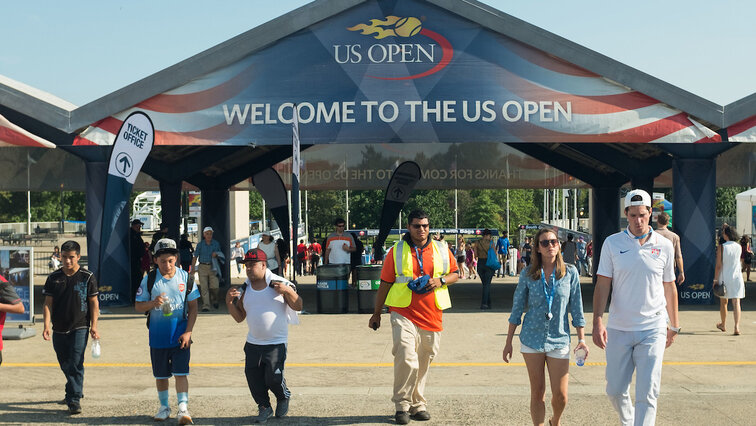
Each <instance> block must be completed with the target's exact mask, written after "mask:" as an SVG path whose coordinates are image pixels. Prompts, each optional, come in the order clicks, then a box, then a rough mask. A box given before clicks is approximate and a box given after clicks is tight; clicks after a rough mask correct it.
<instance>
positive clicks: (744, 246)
mask: <svg viewBox="0 0 756 426" xmlns="http://www.w3.org/2000/svg"><path fill="white" fill-rule="evenodd" d="M740 248H741V253H740V260H741V262H743V272H745V273H746V281H751V262H752V261H753V249H752V248H751V237H749V236H748V235H743V236H742V237H740Z"/></svg>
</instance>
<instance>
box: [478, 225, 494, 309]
mask: <svg viewBox="0 0 756 426" xmlns="http://www.w3.org/2000/svg"><path fill="white" fill-rule="evenodd" d="M481 235H482V237H481V239H479V240H478V241H477V242H476V243H475V244H474V245H473V250H474V251H475V257H476V258H477V259H478V275H479V276H480V282H481V284H482V288H481V295H480V309H482V310H488V309H491V280H492V279H493V276H494V274H495V273H496V271H495V270H494V269H493V268H490V267H489V266H488V265H486V262H488V250H489V249H491V248H493V241H491V230H490V229H488V228H486V229H484V230H483V233H482V234H481Z"/></svg>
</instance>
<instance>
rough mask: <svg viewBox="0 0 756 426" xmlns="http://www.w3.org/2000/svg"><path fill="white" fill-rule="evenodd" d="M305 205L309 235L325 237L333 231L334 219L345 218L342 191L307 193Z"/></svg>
mask: <svg viewBox="0 0 756 426" xmlns="http://www.w3.org/2000/svg"><path fill="white" fill-rule="evenodd" d="M381 202H383V200H382V199H381ZM302 204H303V208H304V201H302ZM307 205H308V210H309V223H310V229H309V233H310V234H311V235H321V236H322V235H326V234H328V233H330V232H331V231H332V230H333V221H334V219H336V218H337V217H342V218H346V207H345V197H344V191H307ZM350 220H351V218H350Z"/></svg>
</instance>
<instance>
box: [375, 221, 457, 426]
mask: <svg viewBox="0 0 756 426" xmlns="http://www.w3.org/2000/svg"><path fill="white" fill-rule="evenodd" d="M429 227H430V224H429V222H428V215H427V214H426V213H425V212H423V211H421V210H414V211H412V212H410V214H409V217H408V228H409V234H405V236H404V237H403V238H402V239H401V240H399V242H397V243H396V244H395V245H394V247H393V248H391V249H390V250H389V252H388V253H387V255H386V259H385V261H384V263H383V269H382V271H381V285H380V287H379V288H378V293H377V294H376V298H375V310H374V311H373V312H374V313H373V316H371V317H370V322H369V323H368V326H369V327H371V328H372V329H374V330H377V329H378V327H380V326H381V312H382V311H383V305H384V304H385V305H387V306H388V307H389V312H390V316H391V332H392V336H393V340H394V347H393V351H392V353H393V354H394V396H393V398H391V400H392V401H393V402H394V404H395V406H396V415H395V419H396V422H397V423H398V424H407V423H409V421H410V419H412V420H429V419H430V414H428V410H427V409H426V400H425V397H424V396H423V392H424V390H425V383H426V381H427V379H428V367H430V363H431V362H432V361H433V358H434V357H435V356H436V354H437V353H438V348H439V343H440V334H441V330H443V327H442V324H441V319H442V318H441V317H442V312H443V310H444V309H448V308H450V307H451V299H450V298H449V290H448V288H447V286H448V285H449V284H452V283H454V282H455V281H457V279H458V278H459V275H458V274H457V271H458V270H457V261H456V259H455V258H454V256H453V255H452V254H451V252H450V251H449V247H448V245H447V244H446V243H445V242H443V241H435V240H433V239H432V238H429V235H430V229H429Z"/></svg>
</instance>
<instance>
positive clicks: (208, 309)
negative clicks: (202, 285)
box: [202, 306, 210, 312]
mask: <svg viewBox="0 0 756 426" xmlns="http://www.w3.org/2000/svg"><path fill="white" fill-rule="evenodd" d="M202 312H210V308H208V307H207V306H205V307H203V308H202Z"/></svg>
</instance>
